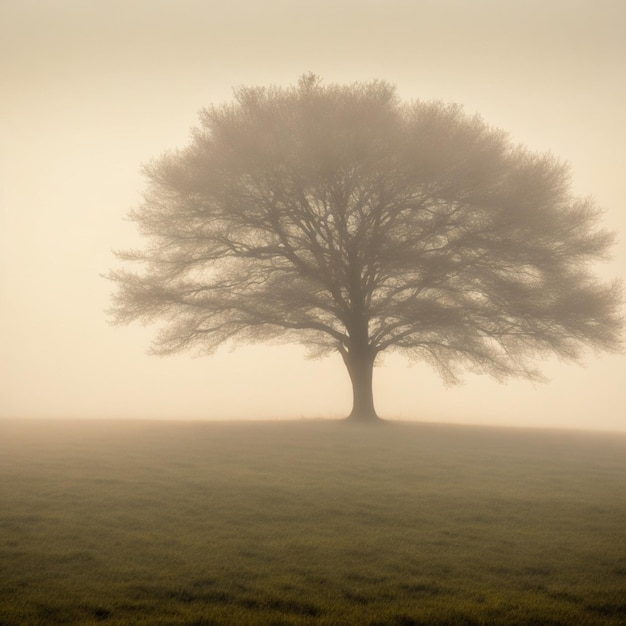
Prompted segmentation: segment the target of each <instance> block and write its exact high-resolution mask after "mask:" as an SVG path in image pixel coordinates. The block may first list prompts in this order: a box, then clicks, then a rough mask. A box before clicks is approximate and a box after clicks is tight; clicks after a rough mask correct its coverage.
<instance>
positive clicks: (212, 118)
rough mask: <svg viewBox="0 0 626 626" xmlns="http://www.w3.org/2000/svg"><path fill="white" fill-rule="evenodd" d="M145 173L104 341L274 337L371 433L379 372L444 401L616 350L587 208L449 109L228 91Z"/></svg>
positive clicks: (375, 87) (380, 91) (301, 86)
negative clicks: (550, 365) (439, 379)
mask: <svg viewBox="0 0 626 626" xmlns="http://www.w3.org/2000/svg"><path fill="white" fill-rule="evenodd" d="M144 173H145V176H146V177H147V179H148V182H149V186H148V190H147V193H146V194H145V201H144V203H143V204H142V205H141V206H140V207H139V208H138V209H137V210H134V211H132V212H131V218H132V220H134V221H135V222H136V223H137V224H138V226H139V228H140V230H141V232H142V234H143V235H144V236H145V237H147V239H148V242H149V244H148V246H147V248H146V249H145V250H140V251H129V252H122V253H118V255H119V257H120V258H121V259H122V260H124V261H134V262H137V263H139V264H140V265H141V266H142V270H141V271H140V272H139V273H132V272H128V271H124V270H121V271H112V272H111V273H110V274H109V277H110V278H111V279H112V280H113V281H115V282H116V283H117V286H118V289H117V292H116V294H115V295H114V307H113V309H112V311H113V318H114V320H115V321H116V322H117V323H123V324H126V323H129V322H131V321H133V320H140V321H143V322H153V321H156V320H164V321H165V326H164V327H163V328H162V329H161V331H160V333H159V334H158V336H157V338H156V340H155V343H154V345H153V348H152V351H153V352H154V353H158V354H170V353H174V352H178V351H181V350H184V349H189V348H194V347H195V348H196V349H198V350H199V351H200V352H205V353H210V352H211V351H212V350H214V349H215V348H217V347H218V346H219V345H220V344H222V343H224V342H229V341H231V340H233V341H240V342H251V341H267V340H275V339H277V338H279V337H280V338H281V339H283V340H287V341H297V342H301V343H303V344H305V345H306V346H308V347H309V348H310V349H311V351H312V355H313V356H319V355H323V354H326V353H329V352H332V351H338V352H339V353H340V354H341V356H342V358H343V361H344V363H345V365H346V367H347V370H348V373H349V376H350V379H351V381H352V387H353V408H352V412H351V414H350V417H352V418H355V419H358V420H365V421H367V420H372V419H377V415H376V411H375V409H374V402H373V396H372V371H373V366H374V363H375V361H376V359H377V357H378V356H379V355H380V354H381V353H383V352H389V351H392V350H396V351H402V352H404V353H405V354H407V355H408V356H409V357H410V358H414V359H423V360H426V361H427V362H429V363H430V364H432V365H433V366H434V367H435V368H436V369H437V370H438V371H439V372H440V373H441V374H442V375H443V377H444V379H445V380H446V381H448V382H456V381H457V380H458V376H459V372H460V371H461V370H462V369H463V368H469V369H472V370H474V371H480V372H485V373H488V374H491V375H493V376H495V377H496V378H499V379H500V378H504V377H508V376H524V377H529V378H534V379H537V378H541V375H540V374H539V372H538V371H537V370H536V369H534V368H533V367H532V366H531V362H532V360H533V359H534V358H535V357H537V356H539V355H543V354H546V353H556V354H557V355H559V356H560V357H564V358H566V359H573V360H577V359H579V358H580V355H581V348H582V347H584V346H590V347H593V348H596V349H600V350H603V349H607V350H615V349H617V348H618V347H619V342H620V338H619V335H620V328H621V320H620V316H619V307H620V289H619V285H617V284H604V283H602V282H600V281H598V280H597V279H596V278H595V277H594V275H593V274H592V272H591V269H590V268H591V264H592V263H593V262H594V261H596V260H597V259H599V258H603V257H606V255H607V250H608V249H609V247H610V244H611V242H612V235H611V234H610V233H607V232H604V231H602V230H600V229H599V228H598V217H599V214H600V212H599V211H598V209H597V208H596V207H595V205H594V203H593V201H592V200H591V199H589V198H583V199H581V198H576V197H573V196H572V194H571V192H570V185H569V174H568V168H567V166H566V165H564V164H563V163H561V162H560V161H558V160H557V159H555V158H554V157H552V156H551V155H549V154H535V153H532V152H530V151H528V150H526V149H524V148H523V147H518V146H515V145H513V144H512V142H511V141H510V140H509V138H508V137H507V135H506V134H505V133H504V132H502V131H500V130H496V129H493V128H491V127H489V126H488V125H486V124H485V123H484V122H483V121H482V120H481V119H480V118H479V117H471V116H468V115H466V114H464V113H463V111H462V109H461V107H459V106H456V105H448V104H443V103H440V102H413V103H404V102H402V101H400V100H399V99H398V97H397V96H396V94H395V91H394V88H393V87H392V86H390V85H389V84H387V83H385V82H380V81H374V82H371V83H365V84H361V83H355V84H350V85H328V86H324V85H322V84H321V82H320V80H319V79H318V78H317V77H315V76H313V75H308V76H303V77H302V78H301V79H300V81H299V83H298V85H297V86H295V87H291V88H277V87H272V88H242V89H239V90H238V91H237V92H236V95H235V99H234V102H232V103H230V104H226V105H223V106H218V107H211V108H208V109H206V110H203V111H202V112H201V114H200V125H199V126H198V127H197V128H195V129H194V130H193V132H192V135H191V138H190V143H189V145H188V146H187V147H186V148H184V149H183V150H179V151H176V152H170V153H167V154H165V155H164V156H162V157H161V158H160V159H158V160H156V161H154V162H152V163H150V164H149V165H148V166H147V167H145V170H144Z"/></svg>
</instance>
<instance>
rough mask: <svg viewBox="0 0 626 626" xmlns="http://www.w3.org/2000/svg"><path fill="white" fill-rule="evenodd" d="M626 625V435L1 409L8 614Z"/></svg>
mask: <svg viewBox="0 0 626 626" xmlns="http://www.w3.org/2000/svg"><path fill="white" fill-rule="evenodd" d="M625 623H626V435H624V434H598V433H597V434H592V433H575V432H556V431H530V430H513V429H511V430H506V429H489V428H469V427H460V426H435V425H427V424H399V423H395V424H386V425H382V426H380V427H374V428H371V427H370V428H367V427H353V426H352V425H349V424H346V423H336V422H323V421H320V422H315V421H312V422H308V421H302V422H289V423H280V422H274V423H267V422H266V423H246V424H242V423H228V424H220V423H163V422H161V423H159V422H114V421H110V422H106V421H97V422H88V421H85V422H73V423H72V422H44V421H17V420H16V421H11V420H5V421H2V422H0V624H2V625H3V626H8V625H13V624H19V625H22V624H32V625H36V624H106V625H107V626H108V625H114V624H150V625H159V624H162V625H166V624H172V625H174V624H187V625H189V626H191V625H195V626H201V625H206V626H209V625H214V624H215V625H217V624H224V625H231V624H267V625H270V624H271V625H275V626H278V625H281V624H302V625H305V624H315V625H328V626H330V625H332V626H338V625H341V624H359V625H360V624H363V625H369V626H374V625H377V624H378V625H383V624H385V625H386V624H389V625H397V626H400V625H403V626H408V625H411V624H429V625H443V624H450V625H452V624H454V625H456V624H458V625H465V626H474V625H479V624H503V625H504V624H506V625H511V626H513V625H517V626H521V625H526V626H530V625H531V624H534V625H537V626H538V625H543V624H546V625H551V624H552V625H554V624H577V625H586V624H589V625H592V624H598V625H609V624H625Z"/></svg>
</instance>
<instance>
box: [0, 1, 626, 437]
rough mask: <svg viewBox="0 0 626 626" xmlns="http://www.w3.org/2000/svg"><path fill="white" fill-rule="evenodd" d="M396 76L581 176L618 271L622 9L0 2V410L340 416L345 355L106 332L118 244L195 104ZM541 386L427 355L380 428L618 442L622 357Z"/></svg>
mask: <svg viewBox="0 0 626 626" xmlns="http://www.w3.org/2000/svg"><path fill="white" fill-rule="evenodd" d="M308 71H313V72H315V73H316V74H318V75H320V76H321V77H322V78H323V79H324V80H325V81H326V82H352V81H355V80H370V79H374V78H380V79H385V80H387V81H389V82H391V83H393V84H395V85H396V86H397V89H398V93H399V95H400V96H401V97H402V98H404V99H407V100H410V99H415V98H419V99H423V100H431V99H442V100H446V101H454V102H458V103H461V104H463V105H464V106H465V108H466V110H467V111H468V112H470V113H475V112H477V113H480V114H481V115H482V116H483V117H484V119H485V120H486V121H487V122H488V123H490V124H492V125H494V126H497V127H500V128H503V129H504V130H506V131H508V132H509V133H510V135H511V137H512V138H513V139H514V140H515V141H516V142H520V143H522V144H525V145H526V146H528V147H529V148H531V149H534V150H539V151H545V150H550V151H551V152H553V153H554V154H555V155H557V156H559V157H560V158H563V159H564V160H566V161H569V162H570V163H571V167H572V181H573V187H574V189H575V191H576V192H577V193H579V194H581V195H593V196H594V197H595V198H596V201H597V203H598V204H599V205H600V206H602V207H603V208H604V209H605V210H606V216H605V225H606V226H607V227H609V228H610V229H612V230H616V231H618V233H619V241H618V245H617V246H616V247H615V249H614V258H613V260H612V261H611V262H610V263H608V264H605V265H603V266H601V267H599V270H598V271H599V272H600V273H601V275H602V276H605V277H607V278H610V277H620V276H622V275H623V274H624V269H626V205H625V202H626V170H625V159H624V148H625V146H626V118H625V115H624V111H626V2H623V0H541V1H536V0H508V1H507V0H406V1H400V0H369V1H367V0H354V1H353V0H333V1H327V0H314V1H309V0H291V1H287V0H264V1H263V2H260V1H256V0H236V1H233V0H229V1H225V0H220V1H211V0H204V1H200V0H123V1H122V0H108V1H107V2H102V1H101V0H1V1H0V85H1V97H0V139H1V141H0V321H1V324H0V354H1V355H2V356H1V363H0V417H10V416H15V417H43V418H48V417H50V418H53V417H76V418H93V417H119V418H137V417H140V418H159V419H161V418H168V419H226V418H245V419H256V418H300V417H322V418H326V417H341V416H343V415H346V414H347V413H348V412H349V409H350V401H351V391H350V385H349V379H348V376H347V373H346V372H345V369H344V366H343V363H342V362H341V359H340V357H339V356H338V355H337V356H336V357H331V358H328V359H325V360H320V361H307V360H305V359H304V349H303V348H301V347H298V346H293V347H292V346H265V347H264V346H255V347H242V348H240V349H238V350H235V351H233V352H227V351H224V352H218V353H217V354H216V355H215V356H212V357H204V358H191V357H190V356H189V355H187V354H182V355H179V356H174V357H167V358H156V357H149V356H147V355H146V354H145V351H146V349H147V347H148V346H149V342H150V338H151V337H152V336H153V335H154V332H155V330H156V328H155V327H148V328H142V327H137V326H134V327H133V326H131V327H128V328H119V327H112V326H109V325H108V324H107V320H106V316H105V313H104V311H105V309H106V308H107V307H108V306H109V298H110V293H111V289H112V286H111V285H110V284H109V283H107V282H106V281H105V280H104V279H102V278H101V277H100V274H102V273H105V272H106V271H107V270H108V269H109V268H111V267H117V266H118V263H117V261H116V260H115V258H114V256H113V254H112V249H116V248H125V247H136V246H141V243H142V242H141V239H140V238H139V236H138V235H137V234H136V232H135V229H134V226H133V225H132V224H130V223H128V222H125V221H124V218H125V215H126V213H127V212H128V210H129V209H131V208H132V207H133V206H136V205H137V204H138V202H139V201H140V197H141V191H142V189H143V185H144V182H143V179H142V177H141V175H140V171H139V170H140V166H141V164H142V163H145V162H147V161H148V160H150V159H151V158H154V157H157V156H159V155H160V154H161V153H162V152H164V151H166V150H168V149H171V148H174V147H177V146H181V147H182V146H183V145H184V144H185V143H186V140H187V137H188V132H189V129H190V128H191V127H192V126H194V125H195V124H196V120H197V112H198V111H199V110H200V109H201V108H202V107H205V106H208V105H210V104H212V103H222V102H224V101H227V100H230V98H231V96H232V88H233V87H237V86H240V85H255V84H260V85H266V84H272V83H273V84H280V85H288V84H293V83H295V82H296V81H297V79H298V77H299V76H300V75H301V74H302V73H304V72H308ZM544 371H545V373H546V374H547V375H548V376H549V377H550V378H551V382H550V383H548V384H546V385H535V386H533V385H532V384H530V383H528V382H524V381H511V382H509V383H507V384H505V385H501V384H498V383H496V382H494V381H492V380H490V379H488V378H485V377H476V376H468V377H467V379H466V384H465V385H463V386H461V387H456V388H452V389H447V388H445V387H444V386H443V384H442V383H441V382H440V380H439V379H438V378H437V376H436V374H434V373H433V372H431V371H430V370H429V369H428V368H427V367H426V366H424V365H422V364H420V363H414V364H410V363H408V362H405V361H403V360H402V359H399V358H395V357H394V358H393V359H392V358H388V359H387V360H385V361H384V362H383V364H382V366H381V367H378V368H377V369H376V370H375V383H374V384H375V396H376V405H377V409H378V411H379V413H380V415H381V416H382V417H387V418H401V419H412V420H421V421H440V422H456V423H478V424H503V425H513V426H532V427H536V426H541V427H557V428H561V427H572V428H599V429H613V430H626V391H625V385H626V356H623V355H621V356H620V355H602V356H594V355H593V354H590V355H589V356H588V358H587V359H586V360H585V367H580V366H577V365H573V364H562V363H559V362H556V361H547V362H546V363H545V367H544Z"/></svg>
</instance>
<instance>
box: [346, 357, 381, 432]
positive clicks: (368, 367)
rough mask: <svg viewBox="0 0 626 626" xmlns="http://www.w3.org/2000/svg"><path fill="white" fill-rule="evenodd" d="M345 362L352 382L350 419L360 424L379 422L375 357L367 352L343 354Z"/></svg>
mask: <svg viewBox="0 0 626 626" xmlns="http://www.w3.org/2000/svg"><path fill="white" fill-rule="evenodd" d="M343 360H344V362H345V364H346V367H347V368H348V374H350V380H351V381H352V398H353V399H352V411H351V412H350V415H349V416H348V419H349V420H351V421H354V422H358V423H370V422H376V421H378V420H379V417H378V415H377V414H376V409H375V408H374V394H373V390H372V376H373V371H374V357H373V356H372V355H371V354H368V353H367V351H356V352H346V353H345V354H343Z"/></svg>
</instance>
